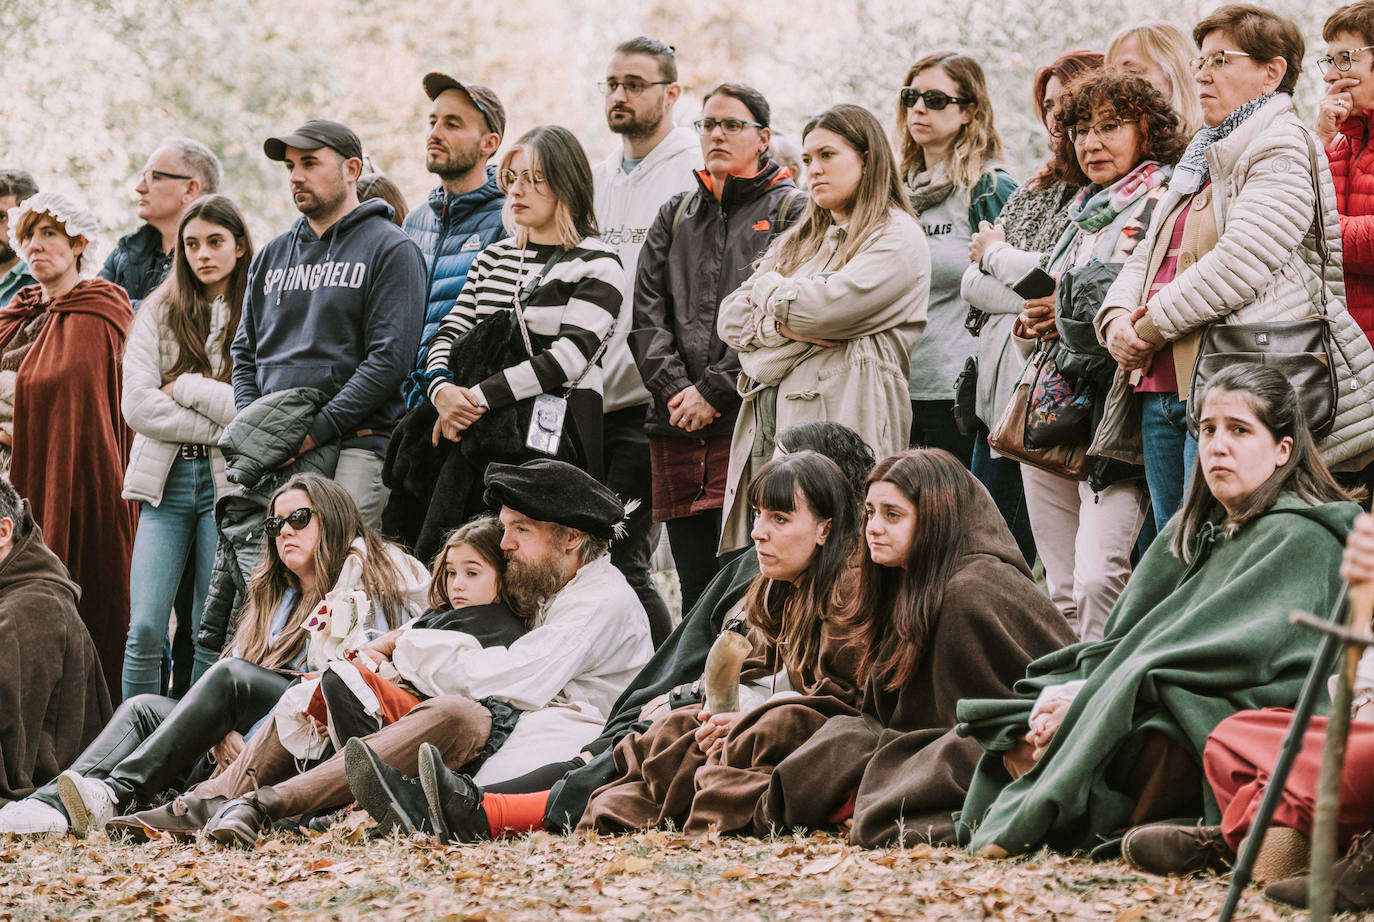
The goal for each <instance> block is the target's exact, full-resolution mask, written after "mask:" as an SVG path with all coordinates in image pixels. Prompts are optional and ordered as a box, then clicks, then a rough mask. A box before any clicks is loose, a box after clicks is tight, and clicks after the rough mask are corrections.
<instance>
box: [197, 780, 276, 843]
mask: <svg viewBox="0 0 1374 922" xmlns="http://www.w3.org/2000/svg"><path fill="white" fill-rule="evenodd" d="M285 815H286V810H285V807H284V805H283V804H282V802H281V798H280V797H279V796H278V795H277V792H276V791H274V790H272V789H271V788H270V787H262V788H258V789H257V790H256V791H254V792H253V793H251V794H245V795H244V796H243V797H235V798H234V799H233V800H231V801H229V802H228V803H226V804H225V805H224V806H222V807H220V809H219V812H218V813H216V814H215V815H214V817H213V818H212V819H211V820H210V822H208V823H206V824H205V834H206V835H207V836H209V837H210V838H212V839H214V840H215V841H216V842H218V843H219V844H221V845H241V846H243V847H244V848H252V847H253V846H254V845H257V844H258V839H259V837H261V836H262V834H263V833H264V832H267V830H269V829H271V828H272V824H273V823H274V822H276V821H277V820H279V819H281V818H282V817H283V816H285Z"/></svg>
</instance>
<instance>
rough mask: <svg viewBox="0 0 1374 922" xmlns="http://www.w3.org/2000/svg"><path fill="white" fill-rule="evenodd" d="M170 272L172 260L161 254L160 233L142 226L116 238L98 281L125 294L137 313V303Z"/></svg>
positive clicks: (149, 225)
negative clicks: (116, 240) (117, 240)
mask: <svg viewBox="0 0 1374 922" xmlns="http://www.w3.org/2000/svg"><path fill="white" fill-rule="evenodd" d="M171 268H172V257H170V256H168V255H167V254H166V253H164V252H162V231H160V230H158V229H157V228H156V227H153V225H151V224H145V225H143V226H142V227H140V228H139V229H138V230H136V231H134V232H133V233H131V234H125V235H124V236H123V237H120V238H119V243H118V244H116V245H115V248H114V249H113V250H111V251H110V255H109V256H108V257H107V258H106V260H105V267H104V268H103V269H101V270H100V277H101V278H103V279H105V280H106V281H108V282H114V283H115V284H116V285H118V286H119V287H120V288H123V289H124V290H125V291H126V292H128V293H129V300H130V301H132V302H133V305H134V310H138V307H139V303H140V302H141V301H142V300H143V299H144V298H146V297H148V295H150V294H152V291H153V289H154V288H156V287H157V286H158V285H161V284H162V280H163V279H165V278H166V277H167V273H168V272H170V271H171Z"/></svg>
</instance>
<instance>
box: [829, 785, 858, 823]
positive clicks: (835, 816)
mask: <svg viewBox="0 0 1374 922" xmlns="http://www.w3.org/2000/svg"><path fill="white" fill-rule="evenodd" d="M858 799H859V789H858V788H855V789H854V790H852V791H850V792H849V796H848V797H847V798H845V802H844V803H842V804H840V806H839V808H838V809H837V810H836V811H835V812H834V813H832V814H830V823H831V825H833V826H838V825H840V824H841V823H843V822H844V821H845V820H847V819H849V818H850V817H851V816H853V815H854V803H855V801H857V800H858Z"/></svg>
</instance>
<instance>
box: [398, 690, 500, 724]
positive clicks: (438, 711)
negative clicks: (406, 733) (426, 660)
mask: <svg viewBox="0 0 1374 922" xmlns="http://www.w3.org/2000/svg"><path fill="white" fill-rule="evenodd" d="M419 711H423V712H426V713H433V714H434V715H435V717H436V718H437V719H439V720H443V721H445V722H471V721H473V720H485V721H486V722H487V723H490V721H491V713H490V712H489V711H488V710H487V709H486V708H484V707H483V706H482V705H480V704H478V703H477V702H476V701H473V700H472V699H471V698H469V697H467V696H466V695H440V696H438V697H437V698H427V699H425V700H424V701H421V702H420V703H419V704H418V705H416V706H415V711H412V712H411V713H415V712H419Z"/></svg>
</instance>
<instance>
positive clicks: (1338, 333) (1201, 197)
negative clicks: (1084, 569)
mask: <svg viewBox="0 0 1374 922" xmlns="http://www.w3.org/2000/svg"><path fill="white" fill-rule="evenodd" d="M1193 40H1194V41H1195V42H1197V44H1198V48H1199V51H1200V54H1199V55H1198V57H1197V58H1196V59H1195V60H1194V61H1193V67H1194V71H1195V73H1194V77H1193V80H1194V83H1195V84H1196V89H1197V95H1198V101H1199V102H1200V103H1201V105H1202V116H1203V122H1204V127H1203V128H1202V129H1201V130H1200V131H1198V132H1197V134H1195V135H1194V136H1193V139H1192V141H1191V142H1190V143H1189V144H1188V147H1187V149H1186V150H1185V151H1184V153H1183V157H1182V159H1181V160H1180V161H1179V162H1178V165H1177V167H1176V168H1175V170H1174V175H1173V178H1172V179H1171V180H1170V183H1169V191H1168V193H1167V194H1166V195H1165V196H1164V197H1163V198H1162V199H1161V200H1160V203H1159V206H1158V208H1157V209H1156V211H1155V219H1154V220H1153V222H1152V223H1151V225H1150V227H1149V229H1148V230H1147V231H1146V233H1145V235H1144V236H1143V238H1142V239H1141V242H1140V245H1139V246H1137V247H1136V249H1135V252H1134V254H1133V255H1132V257H1131V259H1129V260H1127V262H1126V264H1125V267H1124V268H1123V269H1122V271H1121V275H1120V276H1119V277H1118V278H1117V280H1116V282H1115V283H1114V284H1113V285H1112V287H1111V289H1110V290H1109V291H1108V292H1107V296H1106V298H1105V300H1104V301H1103V306H1102V310H1101V311H1100V312H1099V313H1098V315H1097V319H1096V326H1097V330H1098V335H1099V337H1100V338H1101V339H1102V341H1103V342H1104V343H1105V344H1106V346H1107V349H1108V351H1109V352H1110V353H1111V355H1112V357H1113V358H1114V359H1116V361H1117V363H1118V364H1119V365H1120V368H1119V370H1118V371H1117V373H1116V380H1115V382H1114V384H1113V387H1112V390H1111V394H1110V395H1109V397H1108V398H1107V401H1106V404H1105V409H1104V417H1103V421H1102V424H1101V425H1100V426H1099V427H1098V429H1097V435H1096V438H1095V440H1094V443H1093V445H1092V447H1091V448H1090V450H1089V453H1090V454H1095V455H1100V456H1103V457H1112V458H1117V459H1119V460H1122V461H1128V462H1132V463H1136V464H1140V463H1143V464H1144V465H1145V476H1146V480H1147V483H1148V485H1149V489H1150V501H1151V503H1152V505H1153V507H1154V516H1155V522H1156V525H1157V526H1158V527H1159V528H1161V529H1162V528H1163V525H1164V523H1165V522H1167V521H1168V520H1169V518H1170V517H1171V516H1172V515H1173V513H1174V511H1175V510H1176V509H1178V507H1179V505H1180V503H1181V501H1182V498H1183V491H1184V489H1185V487H1186V485H1187V483H1188V481H1189V480H1190V478H1191V477H1192V474H1193V469H1194V468H1195V466H1196V462H1195V459H1196V457H1197V441H1196V439H1194V438H1193V437H1191V436H1190V435H1189V434H1188V430H1187V420H1186V411H1187V406H1186V404H1185V402H1184V401H1185V399H1186V397H1187V394H1188V389H1189V387H1190V385H1191V382H1192V377H1193V364H1194V361H1195V359H1196V357H1197V350H1198V345H1199V342H1200V339H1201V335H1202V331H1203V329H1204V327H1206V326H1207V325H1208V324H1210V323H1214V322H1218V321H1222V322H1227V323H1263V322H1268V321H1277V320H1294V319H1301V318H1304V317H1308V316H1311V315H1312V314H1313V313H1314V312H1315V310H1316V305H1317V304H1318V303H1319V299H1320V296H1321V293H1322V288H1323V284H1324V285H1325V289H1326V291H1327V292H1328V294H1329V301H1330V304H1329V307H1328V313H1329V314H1330V315H1331V318H1332V323H1331V332H1332V336H1333V339H1334V341H1335V342H1334V344H1335V345H1337V346H1339V348H1335V349H1333V350H1332V352H1333V355H1334V357H1335V359H1336V380H1337V385H1338V387H1337V394H1338V397H1337V401H1336V419H1335V424H1334V426H1333V427H1332V429H1331V432H1330V433H1329V434H1328V435H1327V436H1326V437H1325V438H1323V439H1322V440H1321V442H1320V443H1318V449H1319V450H1320V451H1321V453H1322V457H1323V458H1324V459H1325V460H1326V461H1327V463H1328V464H1332V465H1335V464H1338V463H1339V462H1342V461H1347V460H1353V459H1355V458H1356V457H1357V456H1359V455H1361V454H1363V453H1365V452H1366V451H1368V450H1369V449H1371V448H1374V416H1371V415H1370V414H1369V412H1368V407H1369V404H1370V401H1371V399H1374V379H1371V375H1370V371H1371V365H1374V351H1371V349H1370V345H1369V341H1368V340H1366V339H1365V337H1364V336H1363V335H1362V333H1361V331H1360V328H1359V326H1358V325H1356V323H1355V322H1354V321H1353V320H1352V319H1351V317H1350V315H1349V313H1348V312H1347V311H1346V310H1345V307H1344V306H1343V301H1344V297H1345V284H1344V281H1343V279H1342V276H1341V259H1340V255H1339V254H1340V253H1341V223H1342V222H1341V219H1340V216H1339V215H1338V214H1337V212H1336V195H1335V189H1334V188H1333V186H1332V182H1331V172H1330V170H1329V169H1328V168H1327V166H1326V163H1325V161H1324V159H1323V158H1321V157H1317V158H1316V161H1317V162H1316V164H1315V165H1314V164H1313V156H1312V153H1311V148H1310V145H1311V143H1312V141H1311V136H1310V134H1309V133H1308V131H1307V128H1306V127H1305V126H1304V125H1303V124H1302V122H1301V120H1300V119H1299V118H1298V117H1297V115H1296V113H1295V112H1294V111H1293V98H1292V96H1293V88H1294V87H1295V86H1296V85H1297V81H1298V75H1299V67H1300V64H1301V62H1302V56H1303V51H1304V42H1303V38H1302V33H1301V32H1300V31H1299V29H1298V27H1297V26H1296V25H1294V24H1293V22H1291V21H1290V20H1288V19H1285V18H1284V17H1282V16H1279V15H1277V14H1275V13H1272V12H1269V11H1268V10H1263V9H1260V8H1258V7H1253V6H1246V5H1231V6H1223V7H1221V8H1219V9H1217V10H1216V11H1214V12H1213V13H1211V14H1210V15H1208V16H1207V17H1206V18H1205V19H1203V20H1202V22H1200V23H1198V25H1197V27H1196V28H1195V29H1194V30H1193ZM1314 168H1315V170H1316V173H1315V180H1314V172H1313V171H1314ZM1314 184H1319V185H1320V188H1321V198H1320V201H1318V199H1317V193H1316V191H1315V188H1314ZM1317 209H1320V211H1321V215H1322V225H1323V226H1324V228H1325V234H1326V243H1327V246H1328V248H1329V249H1330V252H1331V254H1332V258H1331V259H1330V260H1329V261H1328V262H1327V263H1326V265H1325V266H1324V265H1323V260H1322V258H1321V256H1320V255H1319V253H1318V252H1317V245H1316V237H1315V234H1316V230H1315V227H1314V224H1315V214H1314V212H1316V210H1317ZM1352 366H1353V367H1352ZM1357 375H1358V377H1357Z"/></svg>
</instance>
